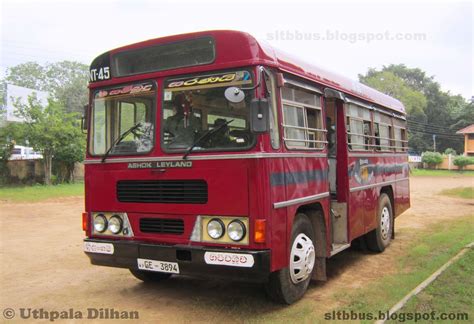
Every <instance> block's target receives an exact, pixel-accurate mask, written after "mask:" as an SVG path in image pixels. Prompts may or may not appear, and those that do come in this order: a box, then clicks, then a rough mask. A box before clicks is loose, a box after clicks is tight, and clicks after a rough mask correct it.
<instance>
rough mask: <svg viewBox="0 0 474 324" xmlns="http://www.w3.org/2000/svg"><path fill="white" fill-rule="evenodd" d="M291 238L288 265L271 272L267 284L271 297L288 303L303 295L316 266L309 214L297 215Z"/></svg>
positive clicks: (266, 287) (266, 288)
mask: <svg viewBox="0 0 474 324" xmlns="http://www.w3.org/2000/svg"><path fill="white" fill-rule="evenodd" d="M291 238H292V239H291V244H290V248H291V250H290V260H289V264H288V267H287V268H283V269H281V270H279V271H276V272H273V273H271V274H270V278H269V282H268V283H267V284H266V286H265V290H266V292H267V294H268V295H269V297H270V298H271V299H273V300H275V301H277V302H279V303H282V304H288V305H290V304H293V303H294V302H296V301H297V300H299V299H301V297H303V295H304V293H305V292H306V290H307V289H308V285H309V282H310V280H311V274H312V272H313V268H314V262H315V258H316V253H315V249H314V244H313V242H314V232H313V226H312V225H311V222H310V220H309V219H308V216H306V215H305V214H298V215H296V219H295V222H294V224H293V229H292V231H291Z"/></svg>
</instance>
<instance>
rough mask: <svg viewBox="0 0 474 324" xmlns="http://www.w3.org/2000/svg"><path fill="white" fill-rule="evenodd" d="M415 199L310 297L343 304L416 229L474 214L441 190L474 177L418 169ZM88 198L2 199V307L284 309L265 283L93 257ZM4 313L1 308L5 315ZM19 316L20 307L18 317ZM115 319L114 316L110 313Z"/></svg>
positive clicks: (342, 260) (156, 316)
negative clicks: (87, 245)
mask: <svg viewBox="0 0 474 324" xmlns="http://www.w3.org/2000/svg"><path fill="white" fill-rule="evenodd" d="M410 181H411V182H410V185H411V201H412V207H411V209H409V210H408V211H407V212H405V213H404V214H403V215H402V216H400V217H399V218H397V221H396V234H395V235H396V239H395V241H394V242H393V243H392V245H391V246H390V248H388V249H387V250H386V251H385V253H383V254H378V255H373V254H370V255H369V254H364V253H361V252H358V251H355V250H346V251H344V252H342V253H340V254H339V255H337V256H335V257H334V258H332V259H330V261H329V264H328V268H329V273H328V274H329V281H328V282H326V283H313V284H312V285H311V286H310V289H309V291H308V293H307V294H306V295H305V297H304V298H305V299H309V300H314V303H315V305H320V306H317V307H321V309H322V310H324V309H327V310H328V311H329V310H332V309H333V308H334V307H336V306H337V300H336V299H335V297H334V296H335V295H336V293H338V292H340V291H342V290H344V289H351V288H357V287H360V286H362V285H364V284H365V283H367V282H368V281H372V280H377V279H378V278H379V277H380V276H381V274H380V273H381V272H380V271H377V270H378V269H385V270H386V269H389V268H390V267H387V265H389V264H390V263H391V262H393V261H392V260H393V259H394V257H395V256H397V255H399V254H401V253H403V249H404V247H405V246H406V245H407V244H409V243H410V241H411V240H413V239H414V237H415V235H416V231H409V230H405V229H420V228H424V227H427V226H430V224H433V223H439V222H441V221H443V220H444V219H453V218H455V217H461V216H466V215H473V216H474V202H473V201H472V200H465V199H457V198H450V197H446V196H441V195H438V193H439V192H440V191H441V190H443V189H448V188H454V187H460V186H464V187H465V186H474V178H468V177H465V178H461V177H452V178H448V177H446V178H444V177H443V178H440V177H436V178H431V177H414V178H411V180H410ZM82 211H83V200H82V198H64V199H57V200H50V201H45V202H40V203H22V204H19V203H5V202H3V203H0V222H1V223H0V225H1V229H0V233H1V234H0V235H1V237H0V244H1V249H0V262H1V281H0V286H1V293H0V311H2V312H3V310H4V309H5V308H12V309H14V310H16V312H18V309H20V308H43V309H45V310H59V311H62V310H69V309H70V308H73V309H74V310H80V311H83V312H84V313H85V312H86V310H87V308H90V307H93V308H114V309H115V310H119V311H135V310H136V311H138V312H139V316H140V319H141V320H145V321H159V322H222V321H224V322H229V321H231V322H232V321H242V320H251V319H252V314H255V313H260V314H262V313H265V312H272V311H275V310H278V309H281V307H282V306H277V305H274V304H272V303H271V302H269V301H268V300H267V299H266V298H265V294H264V291H263V289H262V287H261V286H260V285H252V284H243V283H228V282H223V281H206V280H201V279H194V278H188V277H173V278H171V279H170V280H168V281H166V282H163V283H158V284H152V285H149V284H143V283H141V282H140V281H138V280H136V279H135V278H133V277H132V276H131V275H130V274H129V272H128V270H124V269H116V268H107V267H97V266H92V265H90V264H89V259H88V258H87V257H86V256H85V255H84V253H83V252H82V239H83V232H82V230H81V213H82ZM0 318H1V320H0V321H3V318H2V315H0ZM15 319H18V314H17V316H16V317H15ZM108 322H110V320H109V321H108Z"/></svg>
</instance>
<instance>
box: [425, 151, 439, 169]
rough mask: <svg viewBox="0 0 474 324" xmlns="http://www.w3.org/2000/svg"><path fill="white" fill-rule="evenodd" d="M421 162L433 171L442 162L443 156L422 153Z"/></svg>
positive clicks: (434, 153) (433, 153)
mask: <svg viewBox="0 0 474 324" xmlns="http://www.w3.org/2000/svg"><path fill="white" fill-rule="evenodd" d="M421 161H422V162H423V163H426V164H428V167H429V168H430V169H434V168H435V167H436V165H438V164H440V163H441V162H443V156H442V155H441V154H440V153H438V152H424V153H423V157H422V159H421Z"/></svg>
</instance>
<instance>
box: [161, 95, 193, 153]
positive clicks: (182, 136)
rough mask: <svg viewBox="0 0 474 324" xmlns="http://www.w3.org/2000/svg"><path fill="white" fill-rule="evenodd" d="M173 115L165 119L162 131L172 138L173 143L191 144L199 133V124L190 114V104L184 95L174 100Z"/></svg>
mask: <svg viewBox="0 0 474 324" xmlns="http://www.w3.org/2000/svg"><path fill="white" fill-rule="evenodd" d="M173 113H174V115H173V116H170V117H168V118H166V120H165V123H164V131H165V132H167V133H170V134H171V135H172V136H173V139H174V140H173V142H179V143H189V144H190V143H192V142H193V141H194V138H195V135H196V134H197V133H199V132H200V131H201V123H200V121H199V119H198V118H197V117H196V116H194V114H193V113H192V108H191V103H190V102H189V101H188V100H187V99H186V96H185V95H184V94H178V95H177V96H176V97H175V98H174V100H173Z"/></svg>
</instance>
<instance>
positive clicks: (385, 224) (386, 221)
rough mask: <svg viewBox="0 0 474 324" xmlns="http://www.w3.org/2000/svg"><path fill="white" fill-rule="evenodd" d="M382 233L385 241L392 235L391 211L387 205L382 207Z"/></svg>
mask: <svg viewBox="0 0 474 324" xmlns="http://www.w3.org/2000/svg"><path fill="white" fill-rule="evenodd" d="M380 234H381V236H382V239H383V240H384V241H385V240H387V239H388V237H389V236H390V212H389V211H388V208H387V207H384V208H383V209H382V214H381V215H380Z"/></svg>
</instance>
